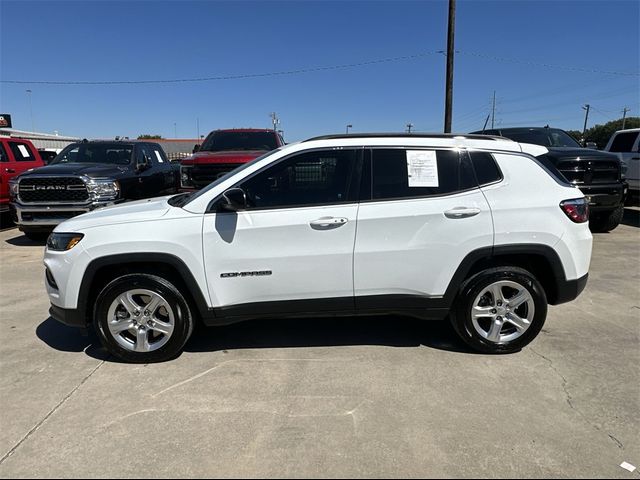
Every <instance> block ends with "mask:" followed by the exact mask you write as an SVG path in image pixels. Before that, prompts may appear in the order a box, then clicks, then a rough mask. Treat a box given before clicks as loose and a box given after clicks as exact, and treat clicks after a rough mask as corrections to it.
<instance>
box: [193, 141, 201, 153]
mask: <svg viewBox="0 0 640 480" xmlns="http://www.w3.org/2000/svg"><path fill="white" fill-rule="evenodd" d="M199 151H200V145H198V144H197V143H196V144H195V145H194V146H193V151H192V152H191V153H196V152H199Z"/></svg>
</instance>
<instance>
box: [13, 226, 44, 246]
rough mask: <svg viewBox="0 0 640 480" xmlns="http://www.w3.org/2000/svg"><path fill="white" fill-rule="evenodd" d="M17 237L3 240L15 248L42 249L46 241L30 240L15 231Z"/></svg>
mask: <svg viewBox="0 0 640 480" xmlns="http://www.w3.org/2000/svg"><path fill="white" fill-rule="evenodd" d="M16 233H17V235H16V236H15V237H11V238H8V239H7V240H5V242H6V243H8V244H10V245H14V246H16V247H44V246H45V245H46V243H47V239H46V238H43V239H42V240H30V239H29V238H27V237H26V235H24V234H23V233H22V232H20V231H17V230H16Z"/></svg>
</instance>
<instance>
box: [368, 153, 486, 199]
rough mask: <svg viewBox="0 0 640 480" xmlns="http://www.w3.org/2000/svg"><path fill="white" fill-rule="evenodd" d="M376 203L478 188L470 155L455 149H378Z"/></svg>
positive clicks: (373, 163)
mask: <svg viewBox="0 0 640 480" xmlns="http://www.w3.org/2000/svg"><path fill="white" fill-rule="evenodd" d="M371 167H372V175H373V182H372V189H373V191H372V197H373V199H374V200H385V199H393V198H412V197H425V196H431V195H446V194H452V193H455V192H460V191H463V190H469V189H471V188H475V187H476V186H477V183H476V181H475V178H474V175H473V169H472V167H471V165H470V163H469V160H468V157H467V155H460V154H459V153H458V152H457V151H455V150H409V149H406V150H405V149H401V148H396V149H374V150H373V151H372V158H371Z"/></svg>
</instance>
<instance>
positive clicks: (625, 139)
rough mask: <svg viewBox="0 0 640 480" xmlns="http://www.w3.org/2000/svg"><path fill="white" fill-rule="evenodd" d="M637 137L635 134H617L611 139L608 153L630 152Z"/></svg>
mask: <svg viewBox="0 0 640 480" xmlns="http://www.w3.org/2000/svg"><path fill="white" fill-rule="evenodd" d="M637 137H638V133H637V132H627V133H619V134H618V135H616V136H615V138H614V139H613V143H612V144H611V148H610V149H609V151H610V152H631V151H632V149H633V144H634V143H635V141H636V138H637Z"/></svg>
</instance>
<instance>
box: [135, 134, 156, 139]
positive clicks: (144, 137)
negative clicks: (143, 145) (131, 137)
mask: <svg viewBox="0 0 640 480" xmlns="http://www.w3.org/2000/svg"><path fill="white" fill-rule="evenodd" d="M138 140H162V135H149V134H144V135H138Z"/></svg>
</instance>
